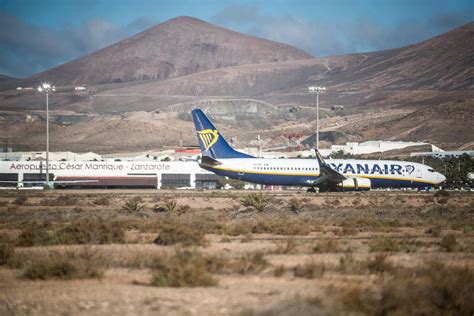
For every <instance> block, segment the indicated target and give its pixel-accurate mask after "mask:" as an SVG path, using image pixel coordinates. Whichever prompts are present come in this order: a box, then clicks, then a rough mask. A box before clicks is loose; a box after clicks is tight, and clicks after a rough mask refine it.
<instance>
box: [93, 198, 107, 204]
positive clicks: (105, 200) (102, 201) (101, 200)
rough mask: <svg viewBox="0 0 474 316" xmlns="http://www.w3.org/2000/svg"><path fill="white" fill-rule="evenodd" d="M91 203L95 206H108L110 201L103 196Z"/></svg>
mask: <svg viewBox="0 0 474 316" xmlns="http://www.w3.org/2000/svg"><path fill="white" fill-rule="evenodd" d="M93 203H94V204H95V205H109V204H110V200H109V198H108V197H106V196H103V197H99V198H97V199H95V200H94V201H93Z"/></svg>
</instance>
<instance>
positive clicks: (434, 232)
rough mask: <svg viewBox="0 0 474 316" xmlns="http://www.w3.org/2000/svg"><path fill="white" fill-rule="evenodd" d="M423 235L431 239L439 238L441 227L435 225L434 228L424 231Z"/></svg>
mask: <svg viewBox="0 0 474 316" xmlns="http://www.w3.org/2000/svg"><path fill="white" fill-rule="evenodd" d="M425 233H426V234H430V235H432V236H433V237H439V236H440V235H441V226H439V225H436V226H433V227H430V228H428V229H427V230H426V231H425Z"/></svg>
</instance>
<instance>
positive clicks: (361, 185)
mask: <svg viewBox="0 0 474 316" xmlns="http://www.w3.org/2000/svg"><path fill="white" fill-rule="evenodd" d="M337 186H338V187H339V188H341V189H343V190H345V191H363V190H370V187H371V183H370V179H366V178H357V177H354V178H348V179H346V180H344V181H342V182H340V183H339V184H338V185H337Z"/></svg>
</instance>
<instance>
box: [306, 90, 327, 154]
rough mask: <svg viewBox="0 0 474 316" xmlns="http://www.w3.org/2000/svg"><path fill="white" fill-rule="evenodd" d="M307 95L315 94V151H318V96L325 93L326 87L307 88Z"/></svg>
mask: <svg viewBox="0 0 474 316" xmlns="http://www.w3.org/2000/svg"><path fill="white" fill-rule="evenodd" d="M308 90H309V93H316V149H317V150H319V94H320V93H321V92H323V91H326V87H314V86H311V87H308Z"/></svg>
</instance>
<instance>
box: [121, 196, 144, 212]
mask: <svg viewBox="0 0 474 316" xmlns="http://www.w3.org/2000/svg"><path fill="white" fill-rule="evenodd" d="M122 210H124V211H126V212H129V213H138V212H140V211H142V210H143V205H142V204H140V201H139V200H137V199H131V200H128V201H127V202H125V204H124V205H123V206H122Z"/></svg>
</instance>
